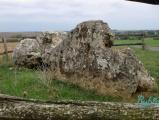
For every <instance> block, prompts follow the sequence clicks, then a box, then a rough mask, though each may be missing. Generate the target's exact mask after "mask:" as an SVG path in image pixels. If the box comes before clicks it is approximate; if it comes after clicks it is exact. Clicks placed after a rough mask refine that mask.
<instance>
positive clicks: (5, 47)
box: [2, 38, 8, 62]
mask: <svg viewBox="0 0 159 120" xmlns="http://www.w3.org/2000/svg"><path fill="white" fill-rule="evenodd" d="M2 40H3V42H4V50H5V54H6V61H7V62H8V50H7V40H6V39H5V38H2Z"/></svg>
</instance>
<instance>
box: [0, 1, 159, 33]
mask: <svg viewBox="0 0 159 120" xmlns="http://www.w3.org/2000/svg"><path fill="white" fill-rule="evenodd" d="M87 20H103V21H104V22H106V23H108V25H109V27H110V28H111V29H117V30H145V29H148V30H151V29H153V30H156V29H157V30H159V5H150V4H144V3H137V2H128V1H125V0H0V32H11V31H13V32H15V31H45V30H57V31H69V30H72V29H73V28H75V26H76V25H77V24H78V23H80V22H83V21H87Z"/></svg>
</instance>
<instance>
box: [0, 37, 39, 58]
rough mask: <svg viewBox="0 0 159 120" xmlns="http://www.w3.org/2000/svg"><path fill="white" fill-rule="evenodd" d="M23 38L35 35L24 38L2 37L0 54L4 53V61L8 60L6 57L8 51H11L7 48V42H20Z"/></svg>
mask: <svg viewBox="0 0 159 120" xmlns="http://www.w3.org/2000/svg"><path fill="white" fill-rule="evenodd" d="M25 38H32V39H35V38H36V36H31V37H24V38H2V39H1V41H0V43H4V52H0V55H4V54H5V55H6V61H8V59H9V57H8V53H12V52H13V50H8V47H7V42H20V41H21V40H23V39H25Z"/></svg>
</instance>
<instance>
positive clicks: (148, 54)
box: [132, 48, 159, 85]
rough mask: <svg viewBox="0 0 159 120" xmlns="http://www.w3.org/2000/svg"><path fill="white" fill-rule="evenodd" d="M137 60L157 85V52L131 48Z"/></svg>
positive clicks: (158, 75) (158, 74) (158, 68)
mask: <svg viewBox="0 0 159 120" xmlns="http://www.w3.org/2000/svg"><path fill="white" fill-rule="evenodd" d="M132 49H133V50H134V51H135V53H136V55H137V57H138V59H139V60H140V61H141V62H142V63H143V65H144V66H145V68H146V69H147V70H148V72H149V73H150V75H151V76H152V77H154V78H155V79H156V80H157V83H158V85H159V52H158V51H151V50H144V51H143V50H141V49H139V48H132Z"/></svg>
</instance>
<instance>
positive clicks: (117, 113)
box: [0, 94, 159, 120]
mask: <svg viewBox="0 0 159 120" xmlns="http://www.w3.org/2000/svg"><path fill="white" fill-rule="evenodd" d="M0 103H1V104H0V119H1V120H159V112H158V111H159V106H157V105H155V104H152V105H150V106H149V107H146V108H144V107H142V106H141V104H132V103H113V102H112V103H111V102H89V101H87V102H86V101H85V102H80V101H41V100H35V99H23V98H17V97H13V96H6V95H3V94H0Z"/></svg>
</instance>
